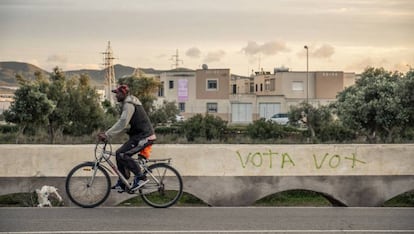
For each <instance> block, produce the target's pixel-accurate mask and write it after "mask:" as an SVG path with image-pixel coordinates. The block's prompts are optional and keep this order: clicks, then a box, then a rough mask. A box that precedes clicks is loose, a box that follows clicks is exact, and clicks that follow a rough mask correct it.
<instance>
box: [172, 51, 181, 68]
mask: <svg viewBox="0 0 414 234" xmlns="http://www.w3.org/2000/svg"><path fill="white" fill-rule="evenodd" d="M171 60H172V61H173V62H174V64H172V66H173V67H174V68H175V69H176V68H178V66H179V64H180V62H181V64H183V63H184V61H183V60H182V59H180V57H179V56H178V49H176V52H175V55H172V56H171Z"/></svg>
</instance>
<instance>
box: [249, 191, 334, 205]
mask: <svg viewBox="0 0 414 234" xmlns="http://www.w3.org/2000/svg"><path fill="white" fill-rule="evenodd" d="M254 205H255V206H316V207H320V206H332V204H331V203H330V202H329V201H328V200H326V198H324V197H323V196H322V195H321V194H319V193H317V192H313V191H307V190H290V191H284V192H280V193H275V194H272V195H269V196H267V197H264V198H262V199H260V200H258V201H256V202H255V203H254Z"/></svg>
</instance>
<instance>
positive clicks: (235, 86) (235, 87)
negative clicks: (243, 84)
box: [232, 84, 237, 94]
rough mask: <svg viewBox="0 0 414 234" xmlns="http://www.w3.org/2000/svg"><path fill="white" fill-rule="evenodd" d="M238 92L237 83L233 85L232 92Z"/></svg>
mask: <svg viewBox="0 0 414 234" xmlns="http://www.w3.org/2000/svg"><path fill="white" fill-rule="evenodd" d="M236 93H237V85H235V84H234V85H232V94H236Z"/></svg>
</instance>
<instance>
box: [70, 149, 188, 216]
mask: <svg viewBox="0 0 414 234" xmlns="http://www.w3.org/2000/svg"><path fill="white" fill-rule="evenodd" d="M111 156H115V153H113V152H112V145H111V144H110V143H109V142H98V143H96V146H95V161H89V162H84V163H81V164H79V165H77V166H75V167H74V168H73V169H72V170H71V171H70V172H69V174H68V176H67V177H66V183H65V188H66V193H67V195H68V197H69V199H70V200H71V201H72V202H73V203H75V204H76V205H78V206H80V207H83V208H93V207H96V206H99V205H101V204H102V203H103V202H105V200H106V199H107V198H108V197H109V194H110V191H111V179H110V176H109V173H111V174H114V173H115V174H116V175H118V177H119V178H120V179H121V180H122V181H123V182H124V184H125V185H126V188H125V191H126V192H128V193H130V194H133V193H136V192H137V191H131V185H130V184H129V182H128V180H127V179H126V178H125V177H124V176H123V175H122V174H121V173H120V172H119V170H118V168H117V167H116V166H115V164H114V163H113V162H112V161H111V160H110V158H111ZM135 156H138V157H137V158H135ZM133 157H134V160H135V161H136V163H138V166H139V167H141V169H142V172H143V174H144V175H145V176H146V177H147V179H149V182H148V183H147V184H145V185H144V186H143V187H141V188H139V189H138V193H139V195H140V196H141V198H142V200H143V201H144V202H145V203H146V204H148V205H149V206H152V207H154V208H167V207H170V206H172V205H174V204H175V203H177V201H178V200H179V199H180V198H181V195H182V193H183V181H182V178H181V176H180V174H179V173H178V171H177V170H176V169H175V168H174V167H172V166H171V160H172V159H171V158H165V159H153V160H151V159H146V158H145V157H144V156H142V155H140V154H139V153H137V154H135V155H134V156H133ZM105 163H106V164H108V165H109V166H110V168H112V170H111V169H110V168H108V167H107V166H105V165H104V164H105Z"/></svg>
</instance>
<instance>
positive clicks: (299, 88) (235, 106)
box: [158, 68, 355, 124]
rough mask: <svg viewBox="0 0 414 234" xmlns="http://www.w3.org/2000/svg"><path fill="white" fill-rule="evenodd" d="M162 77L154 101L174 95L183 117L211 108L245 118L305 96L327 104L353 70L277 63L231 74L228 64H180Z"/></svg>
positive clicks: (281, 109)
mask: <svg viewBox="0 0 414 234" xmlns="http://www.w3.org/2000/svg"><path fill="white" fill-rule="evenodd" d="M160 82H161V88H160V91H159V93H158V103H159V104H161V103H162V102H163V101H164V100H165V101H175V102H176V103H177V105H178V108H179V109H180V112H181V114H182V115H183V116H184V117H185V118H189V117H191V116H193V115H195V114H199V113H200V114H205V113H209V114H213V115H216V116H219V117H220V118H222V119H223V120H226V121H228V122H229V123H241V124H243V123H251V122H252V121H254V120H257V119H260V118H270V117H271V116H272V115H274V114H277V113H287V112H288V111H289V109H290V106H292V105H298V104H299V103H301V102H303V101H308V102H309V103H311V104H312V105H315V106H318V105H326V104H328V103H330V102H332V101H334V100H335V99H336V95H337V94H338V92H340V91H342V90H343V89H344V88H345V87H347V86H350V85H352V84H354V83H355V73H345V72H343V71H316V72H303V71H297V72H292V71H289V70H287V69H275V71H274V73H270V72H264V71H261V72H256V73H255V74H252V75H251V76H250V77H244V76H237V75H232V74H230V69H207V68H205V69H198V70H190V69H185V68H178V69H174V70H170V71H166V72H164V73H161V75H160Z"/></svg>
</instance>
